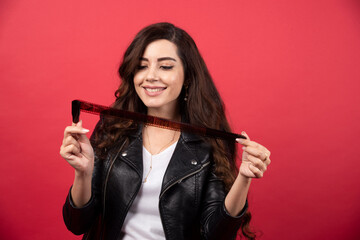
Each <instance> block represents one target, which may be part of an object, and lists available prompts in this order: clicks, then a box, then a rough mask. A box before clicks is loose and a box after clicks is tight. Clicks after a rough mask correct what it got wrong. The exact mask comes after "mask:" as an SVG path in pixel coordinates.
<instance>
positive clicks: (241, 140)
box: [236, 138, 244, 144]
mask: <svg viewBox="0 0 360 240" xmlns="http://www.w3.org/2000/svg"><path fill="white" fill-rule="evenodd" d="M236 141H237V142H238V143H240V144H243V143H244V139H242V138H237V139H236Z"/></svg>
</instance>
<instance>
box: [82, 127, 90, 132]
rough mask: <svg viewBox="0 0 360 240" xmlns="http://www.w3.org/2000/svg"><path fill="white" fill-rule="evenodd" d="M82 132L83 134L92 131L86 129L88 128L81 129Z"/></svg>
mask: <svg viewBox="0 0 360 240" xmlns="http://www.w3.org/2000/svg"><path fill="white" fill-rule="evenodd" d="M81 131H83V132H90V130H89V129H86V128H83V129H81Z"/></svg>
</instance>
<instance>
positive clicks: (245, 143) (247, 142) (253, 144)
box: [236, 138, 271, 156]
mask: <svg viewBox="0 0 360 240" xmlns="http://www.w3.org/2000/svg"><path fill="white" fill-rule="evenodd" d="M236 141H237V142H238V143H240V144H241V145H243V146H246V147H254V148H259V149H260V150H262V151H264V152H266V153H267V155H268V156H270V154H271V153H270V151H269V150H268V149H267V148H266V147H264V146H263V145H261V144H259V143H257V142H254V141H250V140H245V139H241V138H237V139H236Z"/></svg>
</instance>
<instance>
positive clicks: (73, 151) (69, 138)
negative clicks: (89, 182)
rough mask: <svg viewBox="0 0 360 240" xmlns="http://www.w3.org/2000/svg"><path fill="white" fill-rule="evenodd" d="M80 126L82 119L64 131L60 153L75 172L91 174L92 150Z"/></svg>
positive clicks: (83, 129)
mask: <svg viewBox="0 0 360 240" xmlns="http://www.w3.org/2000/svg"><path fill="white" fill-rule="evenodd" d="M88 132H89V130H88V129H85V128H83V127H82V121H79V122H78V123H77V124H75V123H73V124H72V126H68V127H66V128H65V131H64V139H63V142H62V145H61V147H60V155H61V156H62V157H63V158H64V159H65V160H66V161H67V162H68V163H69V164H70V165H71V166H72V167H73V168H74V169H75V174H76V175H80V176H91V175H92V172H93V169H94V150H93V148H92V146H91V144H90V141H89V139H88V137H87V136H86V133H88Z"/></svg>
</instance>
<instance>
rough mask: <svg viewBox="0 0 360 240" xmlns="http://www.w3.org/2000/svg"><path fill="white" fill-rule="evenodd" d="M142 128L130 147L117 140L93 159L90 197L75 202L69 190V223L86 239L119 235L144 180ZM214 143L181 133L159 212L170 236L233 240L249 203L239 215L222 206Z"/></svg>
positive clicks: (66, 216) (66, 212)
mask: <svg viewBox="0 0 360 240" xmlns="http://www.w3.org/2000/svg"><path fill="white" fill-rule="evenodd" d="M141 133H142V131H141V127H140V128H139V131H138V132H137V133H136V134H134V135H132V136H131V137H130V143H129V144H128V146H127V148H126V149H122V147H121V145H122V143H118V144H116V145H115V146H114V147H113V148H112V149H111V150H109V153H108V155H107V158H106V159H105V160H99V159H95V167H94V173H93V180H92V197H91V199H90V201H89V202H88V203H87V204H86V205H85V206H83V207H81V208H77V207H75V206H74V204H73V202H72V199H71V194H70V192H69V194H68V196H67V198H66V201H65V204H64V206H63V217H64V222H65V224H66V226H67V228H68V229H69V230H70V231H71V232H73V233H74V234H77V235H80V234H84V237H83V239H110V240H112V239H114V240H115V239H121V238H122V232H121V227H122V224H123V222H124V219H125V217H126V214H127V212H128V210H129V208H130V206H131V204H132V202H133V200H134V198H135V197H136V195H137V193H138V191H139V189H140V186H141V184H142V176H143V166H142V165H143V163H142V146H143V143H142V134H141ZM212 170H213V163H212V159H211V147H210V145H208V144H206V143H205V142H204V141H203V140H202V139H201V138H199V137H198V136H195V135H192V134H189V133H184V132H183V133H181V136H180V139H179V141H178V143H177V145H176V148H175V151H174V153H173V156H172V158H171V160H170V163H169V165H168V168H167V170H166V172H165V176H164V179H163V183H162V188H161V193H160V198H159V211H160V216H161V221H162V224H163V228H164V233H165V237H166V239H169V240H183V239H234V238H235V237H236V233H237V230H238V229H239V227H240V226H241V222H242V216H243V215H244V213H245V212H246V209H247V203H246V205H245V207H244V209H243V210H242V212H241V213H240V214H239V216H237V217H232V216H230V215H229V214H228V213H227V212H226V209H225V207H224V199H225V196H226V193H225V191H224V186H223V182H222V181H221V180H220V179H218V178H217V177H216V175H215V174H214V173H213V171H212Z"/></svg>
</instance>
